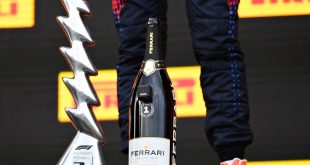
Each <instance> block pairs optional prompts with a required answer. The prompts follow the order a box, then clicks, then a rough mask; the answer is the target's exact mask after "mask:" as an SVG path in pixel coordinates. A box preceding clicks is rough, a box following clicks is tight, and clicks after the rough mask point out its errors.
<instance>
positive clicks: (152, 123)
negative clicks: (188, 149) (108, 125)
mask: <svg viewBox="0 0 310 165" xmlns="http://www.w3.org/2000/svg"><path fill="white" fill-rule="evenodd" d="M161 46H162V43H161V33H160V22H159V19H157V18H150V19H149V20H148V22H147V39H146V51H145V58H144V61H143V63H142V66H141V69H140V71H139V73H138V75H137V77H136V80H135V83H134V86H133V90H132V94H131V105H130V108H129V153H128V156H129V165H150V164H151V165H175V164H176V160H175V158H176V111H175V103H176V102H175V95H174V91H173V86H172V83H171V80H170V78H169V76H168V74H167V71H166V64H165V55H164V54H163V52H162V49H161Z"/></svg>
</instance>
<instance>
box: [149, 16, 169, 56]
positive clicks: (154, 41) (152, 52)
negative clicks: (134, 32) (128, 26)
mask: <svg viewBox="0 0 310 165" xmlns="http://www.w3.org/2000/svg"><path fill="white" fill-rule="evenodd" d="M146 34H147V36H146V50H145V57H144V60H145V61H146V60H149V59H152V60H155V61H164V60H165V59H164V55H163V52H162V50H161V33H160V24H159V21H158V19H157V18H150V19H149V21H148V23H147V33H146Z"/></svg>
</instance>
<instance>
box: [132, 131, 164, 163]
mask: <svg viewBox="0 0 310 165" xmlns="http://www.w3.org/2000/svg"><path fill="white" fill-rule="evenodd" d="M128 156H129V165H150V164H151V165H169V157H170V140H169V139H165V138H153V137H142V138H136V139H132V140H130V141H129V154H128Z"/></svg>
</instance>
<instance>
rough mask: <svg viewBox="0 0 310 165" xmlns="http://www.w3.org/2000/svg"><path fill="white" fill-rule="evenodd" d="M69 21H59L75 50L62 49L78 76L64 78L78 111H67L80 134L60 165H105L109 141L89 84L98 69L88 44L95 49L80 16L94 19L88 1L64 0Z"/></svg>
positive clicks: (63, 19) (62, 18) (97, 102)
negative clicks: (105, 138)
mask: <svg viewBox="0 0 310 165" xmlns="http://www.w3.org/2000/svg"><path fill="white" fill-rule="evenodd" d="M62 3H63V6H64V7H65V9H66V11H67V13H68V15H69V16H68V17H62V16H60V17H57V21H58V22H59V24H60V26H61V27H62V29H63V31H64V32H65V34H66V35H67V37H68V39H69V41H70V44H71V47H61V48H60V51H61V53H62V55H63V56H64V58H65V59H66V61H67V63H68V64H69V66H70V68H71V69H72V71H73V73H74V77H73V78H67V77H66V78H63V81H64V83H65V84H66V86H67V87H68V89H69V90H70V92H71V94H72V96H73V98H74V100H75V102H76V105H77V107H76V108H66V112H67V114H68V116H69V117H70V119H71V121H72V123H73V125H74V126H75V128H76V129H77V131H78V132H77V134H76V136H75V138H74V139H73V141H72V142H71V144H70V146H69V147H68V148H67V150H66V151H65V153H64V154H63V156H62V158H61V159H60V160H59V162H58V163H57V164H59V165H73V164H78V165H79V164H83V165H104V164H105V163H104V159H103V154H102V151H101V146H102V145H103V144H104V142H105V140H104V137H103V131H102V129H101V128H100V126H99V124H98V122H97V120H96V119H95V116H94V114H93V112H92V108H91V106H92V105H99V104H100V102H99V99H98V98H97V95H96V93H95V91H94V89H93V87H92V85H91V83H90V81H89V78H88V76H89V75H97V69H96V68H95V67H94V65H93V64H92V62H91V61H90V59H89V57H88V55H87V53H86V51H85V49H84V44H85V43H86V44H89V45H94V41H93V39H92V38H91V37H90V35H89V33H88V31H87V29H86V27H85V26H84V23H83V21H82V18H81V16H80V15H90V14H91V13H90V10H89V7H88V4H87V2H86V1H85V0H62Z"/></svg>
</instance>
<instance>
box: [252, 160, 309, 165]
mask: <svg viewBox="0 0 310 165" xmlns="http://www.w3.org/2000/svg"><path fill="white" fill-rule="evenodd" d="M248 165H310V160H277V161H254V162H248Z"/></svg>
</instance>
